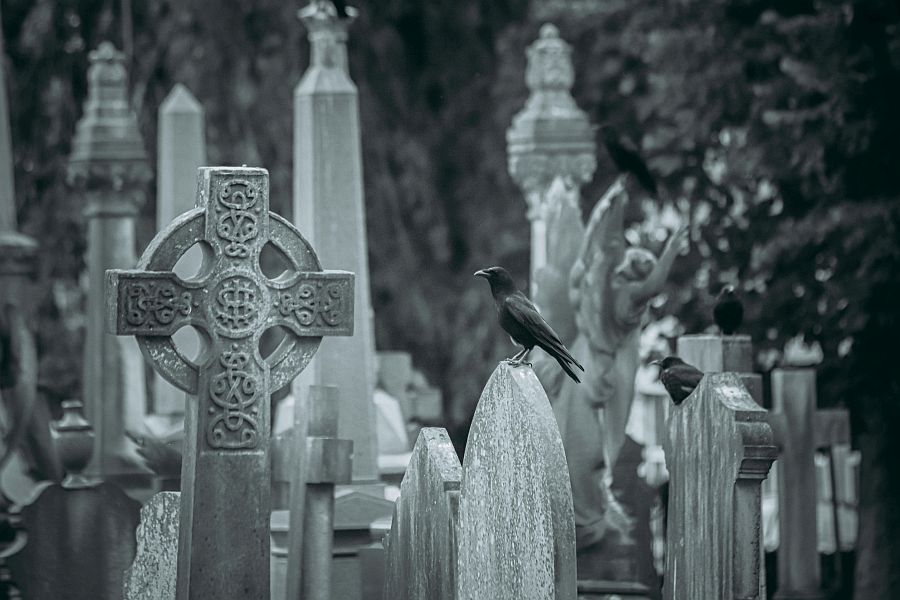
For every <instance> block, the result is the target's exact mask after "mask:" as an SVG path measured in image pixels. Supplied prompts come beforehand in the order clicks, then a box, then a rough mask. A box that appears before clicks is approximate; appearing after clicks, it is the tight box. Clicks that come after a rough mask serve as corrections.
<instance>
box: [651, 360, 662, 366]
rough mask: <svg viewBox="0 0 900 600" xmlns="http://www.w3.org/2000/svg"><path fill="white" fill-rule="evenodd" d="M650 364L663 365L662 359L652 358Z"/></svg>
mask: <svg viewBox="0 0 900 600" xmlns="http://www.w3.org/2000/svg"><path fill="white" fill-rule="evenodd" d="M650 364H651V365H656V366H657V367H658V366H660V365H662V361H661V360H651V361H650Z"/></svg>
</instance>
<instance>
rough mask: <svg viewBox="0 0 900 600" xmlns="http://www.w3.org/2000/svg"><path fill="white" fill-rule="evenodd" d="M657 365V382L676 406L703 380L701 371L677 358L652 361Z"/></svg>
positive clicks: (671, 357)
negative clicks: (660, 383)
mask: <svg viewBox="0 0 900 600" xmlns="http://www.w3.org/2000/svg"><path fill="white" fill-rule="evenodd" d="M651 364H654V365H659V380H660V381H661V382H662V384H663V387H665V388H666V391H667V392H669V396H671V397H672V402H674V403H675V404H676V405H678V404H681V403H682V402H684V399H685V398H687V397H688V396H690V395H691V392H693V391H694V389H695V388H696V387H697V386H698V385H700V380H701V379H703V371H701V370H700V369H698V368H697V367H695V366H693V365H689V364H687V363H686V362H684V361H683V360H681V359H680V358H678V357H677V356H667V357H665V358H664V359H662V360H655V361H653V363H651Z"/></svg>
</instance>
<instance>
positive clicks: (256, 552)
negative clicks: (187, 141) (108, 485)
mask: <svg viewBox="0 0 900 600" xmlns="http://www.w3.org/2000/svg"><path fill="white" fill-rule="evenodd" d="M201 241H202V242H204V243H205V245H207V247H208V250H209V252H208V256H207V261H206V267H207V268H206V269H204V273H202V274H201V275H200V276H199V278H197V279H193V280H188V281H183V280H181V279H180V278H178V277H177V276H176V275H175V274H174V273H173V272H172V271H171V269H172V267H173V266H174V265H175V263H176V261H177V260H178V258H179V256H180V255H181V254H182V253H184V251H185V250H187V249H188V248H190V247H191V246H192V245H194V244H195V243H197V242H201ZM266 244H272V245H273V246H274V247H275V248H276V249H278V250H279V251H281V253H282V254H283V255H284V256H285V257H286V259H287V260H288V262H289V263H290V264H291V266H292V267H293V271H294V272H293V273H290V274H289V275H282V276H279V277H278V278H277V279H274V280H272V279H268V278H267V277H266V276H265V275H264V274H263V272H262V271H261V269H260V266H259V255H260V252H261V250H262V248H263V246H265V245H266ZM353 287H354V281H353V274H351V273H347V272H340V271H322V270H321V266H320V264H319V259H318V257H317V256H316V254H315V252H314V251H313V249H312V247H311V246H310V245H309V243H308V242H306V240H305V239H303V237H302V236H301V235H300V233H299V232H298V231H297V230H296V229H295V228H294V227H293V225H291V224H290V223H289V222H288V221H286V220H285V219H283V218H282V217H280V216H278V215H276V214H274V213H271V212H269V175H268V172H267V171H266V170H265V169H256V168H246V167H243V168H238V167H204V168H201V169H200V173H199V185H198V197H197V208H195V209H193V210H191V211H189V212H187V213H184V214H182V215H181V216H180V217H178V218H176V219H175V221H173V222H172V223H171V224H170V225H169V226H168V227H167V228H166V229H164V230H163V231H161V232H159V233H158V234H157V236H156V237H155V238H154V239H153V241H152V242H151V243H150V245H149V246H148V247H147V249H146V250H145V251H144V254H143V256H142V257H141V260H140V261H139V263H138V268H137V269H136V270H128V271H124V270H111V271H109V272H108V273H107V288H106V289H107V295H108V299H109V310H108V318H109V321H108V327H109V330H110V331H111V332H114V333H117V334H119V335H135V336H136V337H137V340H138V344H139V345H140V347H141V350H142V351H143V352H144V355H145V357H146V358H147V359H148V360H149V361H150V362H151V363H152V365H153V366H154V368H155V369H157V370H158V371H159V372H160V373H161V374H162V375H163V377H165V378H166V379H167V380H169V381H170V382H171V383H173V384H174V385H175V386H177V387H178V388H180V389H182V390H184V391H185V392H187V393H189V394H193V395H196V397H197V401H196V404H195V405H194V406H192V407H191V409H190V410H188V411H187V414H186V418H185V454H184V463H183V466H182V479H181V489H182V495H181V498H182V505H181V523H180V530H179V544H178V581H177V584H176V588H177V597H178V599H179V600H187V599H191V600H200V599H207V598H209V599H212V598H232V597H241V598H254V599H258V600H268V598H269V513H270V506H269V495H270V489H269V475H270V473H269V471H270V462H269V437H270V405H269V396H270V394H271V392H272V391H274V390H277V389H279V388H281V387H283V386H285V385H286V384H287V383H288V382H290V381H291V380H292V379H293V378H294V377H295V376H296V375H297V374H298V373H299V372H300V371H302V370H303V368H304V367H305V366H306V364H307V363H308V362H309V360H310V359H311V358H312V356H313V354H314V353H315V351H316V349H317V348H318V346H319V343H320V342H321V338H322V336H326V335H351V334H352V333H353ZM185 324H192V325H194V326H197V327H200V328H202V329H203V330H205V332H206V336H207V337H208V340H209V344H208V345H209V348H208V349H207V351H206V353H205V354H204V355H203V356H201V358H200V362H199V364H193V363H192V362H190V361H188V360H187V359H185V357H184V356H183V355H182V354H180V353H179V352H178V350H177V349H176V348H175V346H174V344H173V342H172V337H171V336H172V334H173V333H174V332H175V331H176V330H177V329H178V328H180V327H181V326H183V325H185ZM278 326H280V327H281V328H282V329H284V330H285V331H286V332H287V333H286V335H285V338H284V340H283V341H282V342H281V344H280V345H279V346H278V348H276V349H275V350H274V352H273V353H272V354H271V355H270V356H268V357H263V356H261V355H260V352H259V339H260V337H261V336H262V334H263V332H264V331H265V330H267V329H270V328H272V327H278Z"/></svg>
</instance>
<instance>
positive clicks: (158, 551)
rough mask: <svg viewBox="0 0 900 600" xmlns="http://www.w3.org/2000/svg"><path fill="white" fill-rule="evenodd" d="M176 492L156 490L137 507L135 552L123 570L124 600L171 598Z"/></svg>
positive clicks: (178, 504)
mask: <svg viewBox="0 0 900 600" xmlns="http://www.w3.org/2000/svg"><path fill="white" fill-rule="evenodd" d="M180 496H181V493H180V492H160V493H158V494H156V495H155V496H153V498H151V499H150V501H149V502H148V503H147V504H146V505H144V507H143V508H142V509H141V524H140V525H138V528H137V554H136V555H135V557H134V562H133V563H132V564H131V566H130V567H129V568H128V570H127V571H125V600H175V576H176V573H177V570H178V516H179V514H180V512H181V508H180V507H181V498H180Z"/></svg>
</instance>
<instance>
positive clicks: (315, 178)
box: [294, 2, 378, 483]
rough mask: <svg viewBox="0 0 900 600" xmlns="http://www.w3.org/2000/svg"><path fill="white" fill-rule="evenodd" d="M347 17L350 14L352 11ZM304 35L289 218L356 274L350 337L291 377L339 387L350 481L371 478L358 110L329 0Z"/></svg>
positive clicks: (326, 255) (314, 11) (343, 23)
mask: <svg viewBox="0 0 900 600" xmlns="http://www.w3.org/2000/svg"><path fill="white" fill-rule="evenodd" d="M347 12H348V15H351V16H352V15H353V14H355V11H354V10H353V9H352V8H348V9H347ZM300 18H301V20H302V21H303V24H304V25H305V26H306V28H307V31H308V32H309V40H310V44H311V46H312V55H311V61H310V65H309V68H308V69H307V71H306V73H305V74H304V76H303V79H302V80H301V81H300V83H299V84H298V85H297V87H296V89H295V90H294V223H295V224H296V225H297V228H298V229H299V230H300V232H301V233H302V234H303V235H304V236H305V237H306V238H307V239H308V240H309V242H310V243H311V244H313V245H314V246H315V248H316V251H317V253H318V255H319V258H320V259H321V260H322V262H323V263H324V264H328V265H330V266H332V267H333V268H336V269H345V270H348V271H352V272H353V273H355V274H356V296H355V298H354V311H355V312H354V321H355V323H356V328H355V331H354V334H353V336H351V337H349V338H345V339H341V340H337V339H330V340H325V341H323V342H322V346H321V348H320V349H319V353H318V354H317V355H316V357H315V358H314V359H313V360H312V362H311V363H310V366H309V368H308V369H307V370H306V371H305V372H304V373H303V374H301V376H300V377H298V379H297V381H296V382H295V387H294V390H295V396H296V395H297V394H305V393H306V390H307V389H309V386H310V385H338V386H340V389H341V395H340V402H341V406H340V414H341V422H340V424H339V428H338V429H339V432H338V437H341V438H345V439H351V440H353V448H354V455H353V480H354V482H361V483H362V482H374V481H376V480H377V478H378V473H377V468H376V457H377V446H376V440H375V407H374V404H373V402H372V393H373V391H374V388H375V341H374V336H373V332H372V321H371V318H370V313H371V310H372V309H371V306H372V303H371V299H370V292H369V266H368V250H367V248H368V246H367V244H366V221H365V206H364V201H363V187H362V153H361V150H360V133H359V107H358V100H357V91H356V86H355V85H354V84H353V82H352V81H351V80H350V77H349V75H348V73H347V50H346V40H347V27H348V25H349V22H350V19H349V18H347V19H340V18H338V16H337V12H336V11H335V9H334V6H333V5H332V4H331V3H330V2H313V3H311V4H310V5H309V6H307V7H306V8H305V9H303V10H302V11H301V12H300Z"/></svg>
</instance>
